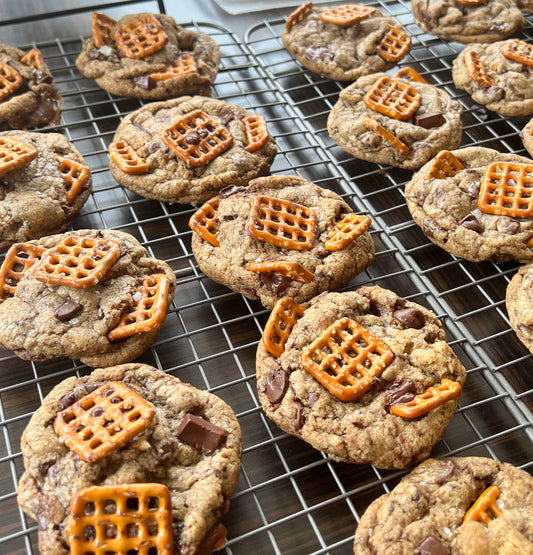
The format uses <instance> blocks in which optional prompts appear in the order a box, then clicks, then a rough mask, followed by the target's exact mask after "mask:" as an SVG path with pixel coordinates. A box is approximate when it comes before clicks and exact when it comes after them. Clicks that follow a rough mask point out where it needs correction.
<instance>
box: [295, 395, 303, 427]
mask: <svg viewBox="0 0 533 555" xmlns="http://www.w3.org/2000/svg"><path fill="white" fill-rule="evenodd" d="M294 405H295V407H296V428H297V429H298V430H299V429H300V428H301V427H302V426H303V425H304V422H305V419H304V407H303V405H302V403H300V401H295V402H294Z"/></svg>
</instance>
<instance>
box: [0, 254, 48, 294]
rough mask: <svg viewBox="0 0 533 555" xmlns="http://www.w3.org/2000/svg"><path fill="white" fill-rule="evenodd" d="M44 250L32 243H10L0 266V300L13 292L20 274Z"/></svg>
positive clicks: (38, 257) (22, 273)
mask: <svg viewBox="0 0 533 555" xmlns="http://www.w3.org/2000/svg"><path fill="white" fill-rule="evenodd" d="M45 250H46V249H45V248H44V247H40V246H39V245H35V244H34V243H15V244H14V245H11V247H10V248H9V250H8V251H7V253H6V257H5V259H4V262H3V263H2V266H1V267H0V302H2V301H4V300H5V299H7V298H8V297H11V296H13V295H14V294H15V289H16V288H17V285H18V282H19V281H20V280H21V279H22V276H23V275H24V274H25V273H26V272H27V271H28V269H29V268H31V267H32V266H33V265H34V264H35V262H36V261H37V260H39V259H40V258H41V256H42V254H43V252H44V251H45Z"/></svg>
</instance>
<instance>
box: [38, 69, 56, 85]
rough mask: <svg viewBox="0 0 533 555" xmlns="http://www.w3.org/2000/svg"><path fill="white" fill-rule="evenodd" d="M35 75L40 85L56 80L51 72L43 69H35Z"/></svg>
mask: <svg viewBox="0 0 533 555" xmlns="http://www.w3.org/2000/svg"><path fill="white" fill-rule="evenodd" d="M33 77H34V79H35V83H36V84H37V85H40V84H41V83H51V82H52V81H53V80H54V78H53V77H52V76H51V75H50V74H49V73H46V71H43V70H42V69H34V70H33Z"/></svg>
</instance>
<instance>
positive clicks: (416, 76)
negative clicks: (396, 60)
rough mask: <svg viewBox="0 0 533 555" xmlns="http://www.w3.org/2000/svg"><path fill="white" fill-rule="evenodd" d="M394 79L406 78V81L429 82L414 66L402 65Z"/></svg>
mask: <svg viewBox="0 0 533 555" xmlns="http://www.w3.org/2000/svg"><path fill="white" fill-rule="evenodd" d="M394 79H405V80H406V81H417V82H418V83H427V81H426V80H425V79H424V78H423V77H422V75H420V73H418V71H416V69H414V68H412V67H402V69H400V70H398V72H397V73H396V75H394Z"/></svg>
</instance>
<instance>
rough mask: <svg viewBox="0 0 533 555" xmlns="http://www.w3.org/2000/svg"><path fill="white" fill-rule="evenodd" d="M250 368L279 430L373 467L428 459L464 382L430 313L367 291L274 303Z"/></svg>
mask: <svg viewBox="0 0 533 555" xmlns="http://www.w3.org/2000/svg"><path fill="white" fill-rule="evenodd" d="M256 368H257V387H258V392H259V400H260V401H261V405H262V407H263V410H264V411H265V413H266V415H267V416H268V417H269V418H270V419H271V420H273V421H274V422H275V423H276V424H277V425H278V426H279V427H280V428H281V429H282V430H284V431H286V432H287V433H289V434H291V435H294V436H296V437H298V438H301V439H303V440H304V441H306V442H308V443H309V444H310V445H312V446H313V447H314V448H315V449H318V450H320V451H323V452H324V453H326V454H327V455H328V456H329V457H331V458H332V459H334V460H337V461H343V462H348V463H370V464H373V465H375V466H377V467H379V468H407V467H409V466H411V465H413V464H416V463H417V462H420V461H422V460H424V459H425V458H427V457H428V456H429V455H430V453H431V450H432V449H433V447H434V445H435V444H436V443H437V442H438V441H439V439H440V438H441V436H442V434H443V432H444V429H445V428H446V426H447V425H448V423H449V421H450V420H451V418H452V416H453V414H454V412H455V409H456V407H457V398H458V396H459V395H460V391H461V387H462V385H463V383H464V381H465V378H466V371H465V369H464V367H463V365H462V364H461V363H460V361H459V360H458V358H457V357H456V355H455V354H454V353H453V351H452V349H451V348H450V347H449V346H448V344H447V343H446V338H445V332H444V330H443V328H442V325H441V323H440V321H439V320H438V318H437V317H436V316H435V314H434V313H433V312H431V311H430V310H428V309H426V308H424V307H422V306H421V305H418V304H416V303H413V302H411V301H408V300H405V299H403V298H400V297H399V296H398V295H396V294H395V293H393V292H392V291H389V290H386V289H382V288H380V287H377V286H376V287H361V288H359V289H358V290H356V291H349V292H345V293H322V294H320V295H318V296H317V297H315V298H314V299H312V300H311V301H310V302H309V303H304V304H303V305H300V304H297V303H294V301H291V299H290V298H286V299H282V300H281V301H280V302H279V303H278V304H277V305H276V307H274V310H273V311H272V314H271V315H270V317H269V320H268V322H267V324H266V326H265V330H264V333H263V337H262V341H261V342H260V345H259V346H258V349H257V360H256ZM398 438H401V441H398Z"/></svg>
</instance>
